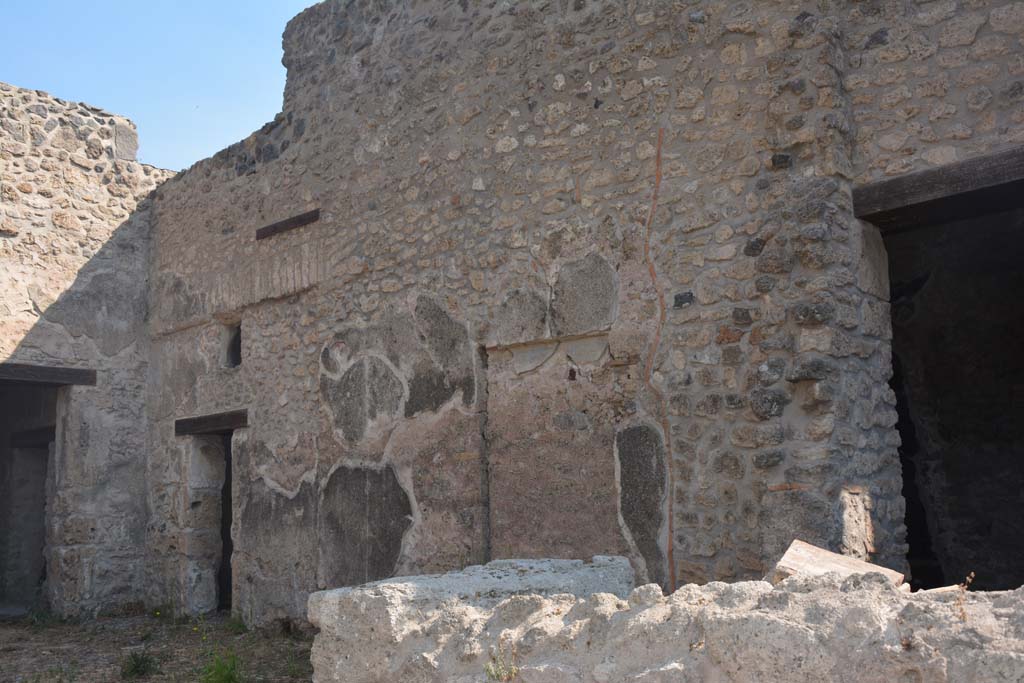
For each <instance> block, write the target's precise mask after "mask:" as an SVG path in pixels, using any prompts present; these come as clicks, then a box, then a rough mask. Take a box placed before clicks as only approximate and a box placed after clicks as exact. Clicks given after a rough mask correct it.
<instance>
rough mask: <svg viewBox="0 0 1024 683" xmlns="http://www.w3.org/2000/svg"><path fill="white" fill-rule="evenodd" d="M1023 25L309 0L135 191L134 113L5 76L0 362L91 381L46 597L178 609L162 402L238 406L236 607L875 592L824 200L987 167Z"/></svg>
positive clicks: (862, 430)
mask: <svg viewBox="0 0 1024 683" xmlns="http://www.w3.org/2000/svg"><path fill="white" fill-rule="evenodd" d="M1021 33H1022V28H1021V17H1020V3H1016V2H1010V3H1007V2H1006V1H1005V0H934V1H933V2H917V1H915V0H872V1H870V2H854V1H852V0H829V1H826V2H820V1H817V0H813V1H812V0H765V1H763V2H757V3H736V2H725V1H721V0H706V1H699V2H698V1H696V0H676V1H673V2H664V1H662V0H626V1H622V0H556V1H554V2H551V1H549V0H525V1H523V2H516V3H510V2H505V1H504V0H485V1H483V2H468V1H465V0H463V1H461V2H443V1H441V0H422V1H420V2H404V1H400V0H355V1H342V0H328V1H327V2H323V3H321V4H318V5H316V6H314V7H311V8H309V9H308V10H306V11H304V12H303V13H301V14H300V15H299V16H297V17H296V18H295V19H293V20H292V22H290V23H289V25H288V28H287V29H286V31H285V35H284V48H285V55H284V62H285V65H286V66H287V67H288V82H287V86H286V89H285V96H284V110H283V112H282V113H281V114H280V115H278V116H277V117H276V118H275V119H274V121H272V122H270V123H268V124H267V125H266V126H264V127H263V128H262V129H260V130H259V131H257V132H255V133H254V134H253V135H251V136H250V137H248V138H247V139H245V140H243V141H241V142H239V143H237V144H235V145H233V146H231V147H229V148H227V149H225V150H223V151H222V152H220V153H218V154H217V155H215V156H214V157H212V158H210V159H206V160H203V161H200V162H198V163H197V164H196V165H194V166H193V167H192V168H191V169H189V170H188V171H186V172H184V173H182V174H179V175H178V176H177V177H175V178H174V179H172V180H170V181H169V182H166V183H164V184H163V185H161V186H160V188H159V190H158V191H157V192H156V193H155V199H154V200H153V201H152V203H150V202H149V201H142V200H143V197H145V196H146V194H147V192H148V191H149V190H151V189H152V188H153V187H154V186H155V185H157V184H158V183H159V182H160V181H162V180H163V179H164V178H165V174H164V173H163V172H160V171H156V170H155V169H149V168H147V167H143V166H140V165H139V164H137V163H136V162H135V161H134V159H133V158H132V157H133V156H134V146H135V142H134V140H135V138H134V129H133V127H132V126H131V125H130V123H128V122H127V121H126V120H124V119H120V118H118V117H114V116H112V115H109V114H106V113H105V112H102V111H99V110H95V109H91V108H88V107H86V106H84V105H78V104H72V103H66V102H62V101H60V100H56V99H53V98H49V97H48V96H44V95H41V94H39V93H35V92H33V91H24V90H19V89H16V88H13V87H11V86H0V96H2V98H3V99H2V102H3V110H2V111H0V127H2V131H3V138H2V145H3V147H2V154H0V161H2V162H3V166H2V168H0V171H2V174H3V175H2V178H0V191H2V193H3V200H4V201H3V206H2V215H0V219H2V221H3V223H2V228H0V229H2V235H0V264H2V265H3V266H4V269H3V270H2V272H0V287H2V288H3V294H2V295H0V313H2V314H3V316H2V320H0V351H2V352H3V357H4V358H7V359H10V360H19V361H21V362H38V363H43V364H48V363H57V362H58V361H59V363H60V364H72V365H78V366H83V367H97V368H98V369H101V370H103V372H101V375H100V383H99V385H98V386H97V387H96V388H73V389H70V390H69V392H68V393H67V394H66V397H65V398H63V399H62V402H61V404H60V405H59V407H58V415H59V420H58V442H59V443H58V445H57V451H56V452H57V456H56V457H57V463H58V465H57V466H58V468H64V469H65V470H66V471H67V473H68V474H67V476H65V477H63V478H60V479H59V480H58V484H57V493H56V495H57V500H58V502H59V505H55V506H54V507H53V509H54V510H55V513H54V519H55V520H61V519H65V518H67V519H69V520H70V519H74V520H75V523H74V524H70V523H69V524H68V526H67V527H66V528H65V527H64V526H59V525H58V524H57V522H54V525H53V529H54V531H53V533H54V539H55V540H54V542H53V544H52V545H51V548H50V551H49V552H52V553H55V555H54V564H55V566H56V567H57V569H55V570H54V571H55V573H54V576H55V577H56V578H55V580H54V583H53V584H52V585H53V588H52V591H53V592H54V601H55V602H56V603H57V604H58V605H63V606H65V607H67V608H68V609H79V608H78V607H77V606H78V605H81V606H83V607H82V609H91V608H92V607H95V606H98V605H101V604H106V603H116V602H118V601H119V600H123V599H128V596H139V595H141V594H142V593H145V598H146V599H147V600H148V601H149V602H151V603H154V604H171V605H174V606H175V607H176V608H180V609H181V610H183V611H194V610H198V609H200V608H201V606H202V605H209V604H211V600H212V597H211V593H210V588H211V585H210V581H211V576H210V574H211V571H212V570H211V567H212V565H213V564H215V558H216V557H217V553H218V552H219V550H218V549H217V548H216V547H214V545H215V543H214V535H213V534H212V533H211V532H210V524H211V520H212V517H209V516H205V515H206V513H205V511H206V508H207V507H210V505H212V503H213V502H215V501H212V498H211V496H212V495H213V494H212V493H211V492H212V491H214V489H215V486H213V485H212V484H211V485H210V486H205V487H204V486H197V485H194V484H195V482H193V481H192V479H191V477H192V475H193V471H192V466H193V465H194V464H195V462H196V457H197V456H196V454H197V453H198V454H202V453H204V444H205V442H204V441H203V439H202V438H198V437H178V436H175V434H174V421H175V420H176V419H178V418H181V417H189V416H199V415H205V414H211V413H216V412H220V411H225V410H234V409H240V408H246V409H247V410H248V427H247V428H245V429H244V430H238V431H236V432H235V433H234V435H233V437H232V456H233V458H234V471H233V472H234V476H233V480H232V481H233V490H232V494H231V495H232V499H233V500H232V502H233V505H234V510H235V513H236V514H235V515H234V516H233V540H234V558H233V562H232V568H233V573H234V577H233V578H234V581H233V585H234V591H235V596H234V598H235V599H234V604H235V606H236V609H237V611H238V612H239V613H240V615H241V616H242V617H243V618H244V619H245V620H246V621H247V622H248V623H265V622H267V621H270V620H273V619H277V618H298V617H302V616H303V615H304V613H305V606H306V598H307V596H308V594H309V593H310V592H313V591H316V590H318V589H322V588H327V587H332V586H337V585H344V584H358V583H363V582H365V581H369V580H374V579H380V578H384V577H387V576H391V575H395V574H412V573H422V572H430V571H441V570H448V569H453V568H459V567H463V566H466V565H468V564H473V563H479V562H483V561H486V560H489V559H491V558H502V557H506V558H507V557H557V558H580V557H590V556H591V555H594V554H602V553H608V554H623V555H625V556H628V557H629V558H630V560H631V561H632V562H633V565H634V568H635V569H636V571H637V574H638V575H639V576H641V577H642V578H643V580H645V581H653V582H656V583H659V584H660V585H662V586H663V587H665V588H672V587H674V586H677V585H681V584H683V583H686V582H698V583H699V582H704V581H708V580H712V579H721V580H740V579H750V578H756V577H760V576H761V575H763V573H764V572H765V570H766V569H767V567H768V566H770V564H771V563H772V562H773V561H774V560H775V559H776V558H778V557H779V556H780V555H781V553H782V551H783V550H784V549H785V547H786V546H787V545H788V544H789V542H790V541H791V540H792V539H793V538H794V537H799V538H802V539H804V540H806V541H808V542H812V543H815V544H818V545H821V546H824V547H828V548H831V549H834V550H840V551H842V552H845V553H847V554H851V555H855V556H857V557H860V558H862V559H870V560H872V561H875V562H878V563H880V564H884V565H886V566H890V567H894V568H897V569H905V556H906V551H907V547H906V543H905V528H904V523H903V520H904V501H903V498H902V496H901V475H900V465H899V460H898V457H897V453H896V445H897V443H898V435H897V433H896V431H895V429H894V424H895V422H896V413H895V410H894V404H895V399H894V395H893V392H892V390H891V389H890V388H889V386H888V381H889V377H890V374H891V350H890V343H891V342H890V339H891V325H890V319H889V305H888V298H889V281H888V264H887V258H886V253H885V247H884V244H883V243H882V241H881V238H880V237H879V235H878V232H877V230H876V229H875V228H873V227H872V226H870V225H867V224H865V223H862V222H860V221H858V220H857V219H856V218H855V217H854V215H853V205H852V199H851V188H852V184H853V183H854V182H865V181H867V180H871V179H876V178H879V177H882V176H885V175H891V174H895V173H901V172H905V171H908V170H914V169H919V168H925V167H928V166H931V165H940V164H943V163H948V162H950V161H953V160H956V159H962V158H967V157H969V156H973V155H976V154H981V153H985V152H989V151H993V150H994V149H998V148H1001V147H1003V146H1006V145H1009V144H1019V142H1020V136H1021V134H1022V127H1024V113H1022V104H1021V98H1020V91H1021V83H1020V81H1021V58H1020V54H1021V50H1020V47H1021V45H1020V41H1021ZM314 209H317V210H319V212H320V213H319V219H318V220H317V221H315V222H313V223H311V224H307V225H304V226H303V227H299V228H297V229H293V230H288V231H284V232H279V233H278V234H275V235H273V236H270V237H268V238H266V239H257V238H256V230H257V229H258V228H260V227H263V226H267V225H270V224H273V223H277V222H279V221H282V220H285V219H288V218H291V217H294V216H296V215H299V214H302V213H304V212H308V211H312V210H314ZM151 226H152V230H151ZM236 330H240V334H241V363H240V364H238V363H236V362H235V359H233V358H232V354H231V353H230V349H231V347H232V344H233V341H232V339H233V338H234V335H235V334H236ZM207 445H208V444H207ZM206 451H209V449H208V448H207V449H206ZM70 453H76V454H79V455H81V456H82V457H76V458H73V459H69V460H68V461H67V462H66V463H64V461H63V460H61V458H62V457H64V456H63V455H62V454H70ZM59 471H61V470H60V469H59ZM211 481H212V480H211ZM207 483H209V482H207ZM140 490H146V491H147V496H146V500H145V501H143V500H142V499H141V498H140V497H139V496H138V495H137V492H138V491H140ZM129 492H132V493H129ZM208 503H209V504H210V505H208ZM93 521H95V522H97V523H96V524H92V522H93ZM143 525H145V530H143ZM143 555H145V558H146V559H145V561H143V559H142V558H143ZM143 565H144V566H143ZM143 585H145V587H146V588H145V591H143V590H142V588H141V587H142V586H143ZM71 605H75V606H76V607H69V606H71Z"/></svg>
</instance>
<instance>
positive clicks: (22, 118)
mask: <svg viewBox="0 0 1024 683" xmlns="http://www.w3.org/2000/svg"><path fill="white" fill-rule="evenodd" d="M136 147H137V138H136V133H135V127H134V125H133V124H132V123H131V122H130V121H128V120H127V119H124V118H122V117H118V116H115V115H113V114H110V113H107V112H105V111H103V110H101V109H96V108H95V107H90V106H88V105H84V104H80V103H75V102H66V101H64V100H60V99H57V98H54V97H51V96H50V95H47V94H46V93H43V92H39V91H33V90H23V89H20V88H16V87H14V86H10V85H7V84H2V83H0V199H2V201H0V361H5V362H13V363H30V364H37V365H50V366H61V367H68V366H70V367H85V368H93V369H96V370H97V371H98V382H97V385H96V386H95V387H71V388H67V389H62V390H61V391H60V393H59V394H58V397H59V399H58V401H57V407H56V425H57V440H56V445H55V452H54V463H53V467H52V471H51V476H52V477H53V478H54V487H53V489H52V491H51V492H50V494H49V496H48V499H47V517H46V526H47V529H46V533H47V546H46V552H45V557H46V565H47V576H48V580H47V584H46V593H47V597H48V599H49V601H50V602H51V604H52V605H53V606H54V607H55V608H56V609H58V610H59V611H61V612H63V613H65V614H80V613H89V612H92V611H95V610H97V609H100V608H107V607H116V606H118V605H124V604H126V603H129V602H139V601H142V599H143V594H144V585H143V583H142V580H141V579H142V557H143V554H144V552H145V547H144V540H145V534H144V530H145V518H146V509H145V499H144V497H143V496H140V495H139V492H140V491H142V490H144V488H145V454H146V448H145V446H146V423H145V421H144V414H143V407H144V400H143V398H142V397H143V395H144V393H145V386H146V372H147V370H146V368H147V364H146V354H147V350H148V344H147V342H146V336H145V316H146V299H145V282H146V279H147V253H148V237H149V218H148V209H147V207H146V204H145V203H144V202H143V199H144V198H145V196H146V195H147V194H148V193H149V192H150V191H151V190H152V189H153V188H154V187H155V186H156V184H157V183H158V182H160V181H162V180H163V179H165V178H166V177H167V175H168V174H167V172H165V171H160V170H158V169H154V168H150V167H147V166H143V165H141V164H139V163H138V162H136V161H135V151H136ZM8 416H10V415H8Z"/></svg>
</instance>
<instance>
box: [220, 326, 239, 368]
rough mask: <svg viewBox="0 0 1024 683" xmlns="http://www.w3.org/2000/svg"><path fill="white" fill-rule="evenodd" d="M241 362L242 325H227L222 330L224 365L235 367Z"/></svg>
mask: <svg viewBox="0 0 1024 683" xmlns="http://www.w3.org/2000/svg"><path fill="white" fill-rule="evenodd" d="M241 364H242V325H241V323H237V324H234V325H228V326H227V327H226V328H225V330H224V367H227V368H237V367H238V366H239V365H241Z"/></svg>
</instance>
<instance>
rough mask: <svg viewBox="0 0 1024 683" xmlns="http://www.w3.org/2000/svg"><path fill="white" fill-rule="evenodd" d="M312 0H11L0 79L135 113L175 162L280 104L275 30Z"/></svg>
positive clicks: (198, 155) (147, 154) (155, 153)
mask: <svg viewBox="0 0 1024 683" xmlns="http://www.w3.org/2000/svg"><path fill="white" fill-rule="evenodd" d="M313 4H315V0H247V1H245V2H242V1H241V0H205V1H203V0H148V1H146V0H92V1H91V2H87V3H85V2H81V1H80V0H74V1H72V0H8V1H6V2H3V5H4V8H3V17H2V19H0V81H4V82H7V83H11V84H13V85H17V86H19V87H23V88H31V89H34V90H45V91H47V92H49V93H51V94H52V95H55V96H56V97H60V98H62V99H65V100H76V101H81V102H87V103H89V104H92V105H94V106H97V107H102V108H104V109H106V110H107V111H111V112H114V113H116V114H121V115H122V116H127V117H128V118H130V119H132V120H133V121H134V122H135V123H136V125H138V127H139V159H140V160H141V161H143V162H145V163H147V164H153V165H154V166H160V167H163V168H169V169H173V170H180V169H182V168H186V167H188V166H189V165H191V164H192V163H194V162H196V161H198V160H199V159H202V158H204V157H208V156H210V155H212V154H214V153H215V152H217V151H218V150H220V149H222V148H224V147H227V146H228V145H230V144H232V143H234V142H237V141H239V140H241V139H242V138H244V137H246V136H247V135H249V133H251V132H253V131H254V130H256V129H257V128H259V127H260V126H262V125H263V124H264V123H266V122H267V121H270V120H271V119H272V118H273V117H274V115H275V114H276V113H277V112H279V111H280V110H281V101H282V94H283V92H284V80H285V70H284V67H283V66H281V33H282V32H283V31H284V27H285V24H287V23H288V20H289V19H291V18H292V17H293V16H295V15H296V14H298V13H299V12H301V11H302V10H303V9H304V8H306V7H308V6H310V5H313Z"/></svg>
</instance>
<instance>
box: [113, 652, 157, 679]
mask: <svg viewBox="0 0 1024 683" xmlns="http://www.w3.org/2000/svg"><path fill="white" fill-rule="evenodd" d="M159 671H160V666H159V665H158V664H157V661H156V657H154V656H153V655H151V654H149V653H148V652H146V651H145V650H142V651H141V652H129V653H128V656H127V657H125V658H124V660H122V661H121V678H122V679H123V680H126V681H129V680H133V679H136V678H146V677H147V676H152V675H153V674H155V673H157V672H159Z"/></svg>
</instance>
